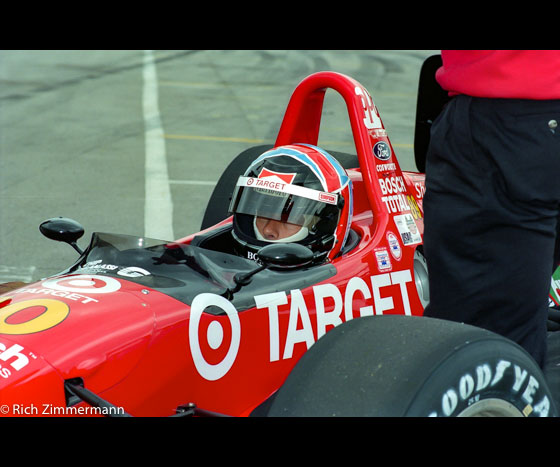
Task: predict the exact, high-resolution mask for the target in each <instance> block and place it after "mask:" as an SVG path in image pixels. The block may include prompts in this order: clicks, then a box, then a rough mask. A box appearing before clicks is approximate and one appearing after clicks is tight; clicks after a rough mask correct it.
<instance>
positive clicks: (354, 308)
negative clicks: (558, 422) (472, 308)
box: [0, 72, 558, 417]
mask: <svg viewBox="0 0 560 467" xmlns="http://www.w3.org/2000/svg"><path fill="white" fill-rule="evenodd" d="M328 89H331V90H334V91H335V92H338V93H339V94H340V95H341V96H342V98H343V99H344V102H345V103H346V106H347V109H348V116H349V119H350V124H351V129H352V133H353V140H354V142H355V149H356V152H355V154H343V153H338V152H330V151H329V154H330V156H332V157H334V158H335V159H336V160H337V161H338V162H339V163H340V165H342V166H343V167H344V168H345V169H346V171H345V172H344V173H343V174H342V175H341V177H342V179H343V182H342V183H341V184H340V185H339V186H338V188H336V189H334V190H331V191H329V190H328V189H325V190H323V191H322V192H321V191H320V190H319V191H317V192H315V193H314V194H313V196H315V198H314V200H313V202H314V203H323V204H325V205H337V203H338V205H339V206H340V207H341V211H340V212H342V214H339V217H336V218H335V224H336V222H338V223H339V224H340V222H341V220H340V218H341V217H343V216H344V217H345V219H346V221H347V225H348V229H347V231H346V232H345V234H344V241H343V242H337V241H336V240H333V239H330V240H329V241H330V243H329V241H327V240H325V242H324V243H325V245H326V246H324V248H323V250H321V254H320V255H318V254H317V253H316V252H314V251H313V250H312V249H310V248H309V247H308V246H305V245H303V244H301V243H298V242H293V243H286V242H277V243H271V244H270V245H268V246H263V247H261V248H258V249H256V250H255V251H253V252H252V253H251V254H252V258H248V257H244V256H243V255H240V254H238V252H237V251H233V250H231V248H230V246H231V243H232V238H233V237H234V235H233V234H232V232H233V230H234V219H233V217H232V216H231V215H230V212H229V211H228V206H230V199H233V200H235V199H236V196H237V194H238V193H239V192H240V189H241V188H242V189H244V190H246V191H247V190H256V191H258V190H259V189H260V190H261V192H260V194H261V195H263V196H266V195H267V194H268V195H270V194H272V196H276V197H277V198H282V199H285V198H286V197H288V196H289V195H291V193H292V192H284V191H283V190H284V189H285V185H290V186H292V185H291V182H290V180H285V179H284V180H280V179H278V178H276V179H275V182H274V183H272V182H271V180H272V178H271V177H272V175H270V174H265V175H267V176H268V177H269V178H268V180H266V184H263V183H264V182H263V178H266V177H264V176H263V175H262V172H261V173H260V174H256V175H251V174H248V173H247V170H248V168H249V167H251V166H252V164H253V163H254V161H255V160H257V159H258V158H259V157H261V156H262V155H263V154H265V155H266V154H270V153H271V152H275V153H276V154H278V153H283V154H284V153H290V152H302V153H304V155H305V154H307V153H306V151H308V150H309V148H312V150H318V149H317V148H316V145H317V142H318V133H319V126H320V120H321V112H322V107H323V100H324V95H325V92H326V91H327V90H328ZM327 151H328V149H327ZM264 157H265V158H266V156H264ZM269 182H270V183H269ZM259 184H260V185H259ZM282 185H284V186H282ZM257 186H259V187H260V188H258V187H257ZM293 190H295V191H294V193H295V192H296V191H297V192H298V193H299V192H300V191H301V190H300V189H299V188H297V189H296V188H293ZM298 190H299V191H298ZM341 190H347V192H348V193H349V196H347V197H345V198H343V197H342V196H341ZM423 191H424V175H423V174H422V173H416V172H408V171H403V170H401V168H400V166H399V162H398V160H397V158H396V156H395V152H394V149H393V147H392V145H391V142H390V139H389V137H388V134H387V131H386V129H385V127H384V125H383V123H382V120H381V118H380V115H379V111H378V109H377V108H376V106H375V104H374V101H373V99H372V97H371V95H370V94H369V93H368V91H367V90H366V89H365V88H364V87H363V86H362V85H361V84H360V83H358V82H357V81H355V80H354V79H352V78H350V77H348V76H345V75H342V74H338V73H334V72H320V73H316V74H313V75H311V76H309V77H308V78H306V79H304V80H303V81H302V82H301V83H300V84H299V85H298V86H297V87H296V89H295V91H294V92H293V95H292V97H291V100H290V102H289V104H288V107H287V110H286V113H285V116H284V119H283V122H282V124H281V127H280V129H279V133H278V137H277V139H276V142H275V144H274V145H273V146H258V147H252V148H249V149H247V150H246V151H244V152H243V153H241V154H240V155H239V156H238V157H237V158H236V159H235V160H234V161H233V162H232V163H231V164H230V166H229V167H228V168H227V169H226V171H225V172H224V174H223V175H222V177H221V178H220V181H219V182H218V184H217V186H216V188H215V190H214V193H213V195H212V197H211V199H210V202H209V205H208V207H207V210H206V215H205V217H204V220H203V225H202V230H201V231H200V232H198V233H196V234H193V235H189V236H187V237H184V238H181V239H178V240H175V241H167V240H166V241H162V240H154V239H149V238H143V237H131V236H125V235H118V234H109V233H93V235H92V237H91V241H90V243H89V246H88V247H87V248H86V249H84V250H83V251H82V250H81V249H80V248H79V247H78V246H77V243H76V241H77V240H78V239H79V238H80V237H81V236H82V235H83V233H84V230H83V228H82V227H81V226H80V225H79V224H78V223H77V222H74V221H72V220H70V219H67V218H63V217H61V218H54V219H49V220H47V221H45V222H44V223H43V224H41V226H40V229H41V231H42V232H43V234H45V235H46V236H48V237H49V238H52V239H54V240H58V241H64V242H67V243H69V244H71V245H72V246H73V247H74V248H75V249H76V250H77V251H78V254H79V257H78V259H77V260H76V262H75V264H73V265H72V266H70V267H69V268H68V269H67V270H65V271H62V272H60V273H59V274H57V275H55V276H52V277H48V278H45V279H43V280H41V281H38V282H36V283H33V284H25V285H24V286H23V287H20V288H18V289H15V290H11V291H8V292H6V293H4V294H3V295H0V406H1V407H2V415H4V416H19V415H34V416H52V415H72V416H73V415H82V414H83V415H108V416H127V415H130V416H140V417H150V416H161V417H167V416H183V417H184V416H193V415H194V416H197V415H199V416H271V417H278V416H328V417H332V416H475V415H486V414H491V415H499V416H556V415H557V414H558V408H557V407H556V405H555V402H554V395H553V393H552V392H551V391H552V388H551V387H550V385H549V383H548V381H547V379H546V378H545V376H544V374H543V372H542V371H541V369H539V367H538V366H537V365H536V363H535V362H534V361H533V360H532V359H531V357H530V356H529V355H528V354H527V353H526V352H525V351H524V350H523V349H522V348H521V347H519V346H518V345H517V344H515V343H513V342H511V341H509V340H508V339H505V338H503V337H501V336H498V335H496V334H493V333H491V332H488V331H486V330H483V329H480V328H476V327H473V326H468V325H464V324H459V323H453V322H447V321H442V320H436V319H431V318H425V317H422V314H423V310H424V308H425V306H426V304H427V303H428V301H429V294H428V271H427V268H426V263H425V259H424V256H423V254H422V234H423V219H422V196H423ZM271 192H272V193H271ZM341 200H343V202H342V201H341ZM339 201H340V202H339ZM233 204H234V203H233V202H232V203H231V205H233ZM321 206H322V204H321Z"/></svg>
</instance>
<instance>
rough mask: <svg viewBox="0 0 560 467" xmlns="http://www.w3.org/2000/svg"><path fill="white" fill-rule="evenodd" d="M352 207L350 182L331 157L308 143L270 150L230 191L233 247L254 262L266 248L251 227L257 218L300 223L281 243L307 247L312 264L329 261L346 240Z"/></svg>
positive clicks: (264, 242)
mask: <svg viewBox="0 0 560 467" xmlns="http://www.w3.org/2000/svg"><path fill="white" fill-rule="evenodd" d="M352 206H353V203H352V181H351V180H350V177H349V176H348V174H347V173H346V170H344V168H343V167H342V166H341V165H340V163H339V162H338V161H337V160H336V159H335V158H334V157H333V156H331V155H330V154H329V153H327V152H326V151H324V150H323V149H320V148H318V147H316V146H312V145H309V144H292V145H286V146H279V147H276V148H273V149H270V150H268V151H266V152H264V153H263V154H261V155H260V156H259V157H258V158H257V159H256V160H255V161H254V162H253V163H252V164H251V165H250V166H249V168H248V169H247V170H246V171H245V173H244V174H243V175H242V176H241V177H239V179H238V181H237V186H236V188H235V190H234V192H233V196H232V199H231V204H230V207H229V211H230V214H233V237H234V239H235V243H236V249H237V251H238V253H239V254H241V255H242V256H246V257H249V258H252V259H254V255H255V254H256V253H257V252H258V250H259V249H260V248H262V247H263V246H265V245H268V244H269V242H268V241H266V240H264V239H263V238H262V236H260V235H259V233H258V231H257V229H256V226H255V219H256V218H257V217H264V218H268V219H275V220H278V221H282V222H288V223H291V224H297V225H300V226H301V229H300V231H299V232H298V233H297V234H296V235H295V236H292V237H290V238H289V239H285V240H284V241H294V242H297V243H300V244H302V245H305V246H307V247H308V248H310V249H311V250H312V251H313V252H314V253H315V257H316V261H324V260H332V259H333V258H334V257H335V256H336V255H337V254H338V253H339V252H340V251H341V249H342V247H343V246H344V244H345V243H346V240H347V238H348V232H349V230H350V223H351V219H352ZM278 241H282V240H278Z"/></svg>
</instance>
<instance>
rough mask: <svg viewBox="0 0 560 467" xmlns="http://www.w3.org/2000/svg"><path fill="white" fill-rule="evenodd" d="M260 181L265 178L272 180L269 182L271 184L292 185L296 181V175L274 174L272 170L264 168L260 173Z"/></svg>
mask: <svg viewBox="0 0 560 467" xmlns="http://www.w3.org/2000/svg"><path fill="white" fill-rule="evenodd" d="M258 178H259V179H261V180H262V179H265V178H270V180H269V181H271V182H273V183H274V182H280V183H288V184H289V183H292V182H293V181H294V178H296V174H295V173H282V172H274V171H272V170H268V169H267V168H264V167H263V169H262V170H261V172H260V173H259V177H258ZM274 179H278V180H274Z"/></svg>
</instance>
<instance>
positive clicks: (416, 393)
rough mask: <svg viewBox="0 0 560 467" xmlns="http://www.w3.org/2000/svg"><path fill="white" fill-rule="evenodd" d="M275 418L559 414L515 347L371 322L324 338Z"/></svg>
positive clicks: (402, 319) (454, 328)
mask: <svg viewBox="0 0 560 467" xmlns="http://www.w3.org/2000/svg"><path fill="white" fill-rule="evenodd" d="M267 415H268V416H270V417H358V416H362V417H406V416H408V417H431V416H437V417H440V416H441V417H456V416H500V417H506V416H531V417H533V416H549V417H551V416H558V409H557V408H556V406H555V405H554V402H553V397H552V395H551V392H550V388H549V387H548V386H547V382H546V380H545V377H544V375H543V373H542V371H541V369H540V368H539V367H538V365H537V364H536V362H535V361H534V360H533V359H532V358H531V357H530V356H529V354H528V353H527V352H526V351H525V350H524V349H522V348H521V347H520V346H518V345H517V344H515V343H514V342H512V341H510V340H508V339H506V338H504V337H502V336H499V335H496V334H494V333H492V332H489V331H486V330H483V329H480V328H477V327H473V326H469V325H465V324H460V323H454V322H450V321H443V320H439V319H434V318H426V317H410V316H395V315H385V316H370V317H364V318H358V319H354V320H352V321H349V322H347V323H344V324H342V325H340V326H338V327H336V328H334V329H333V330H331V331H329V332H327V333H326V334H325V335H324V336H323V337H321V338H320V339H319V340H318V341H317V342H316V343H315V344H314V345H313V346H312V347H311V348H310V349H309V350H308V351H307V352H306V353H305V354H304V355H303V356H302V358H301V359H300V360H299V362H298V363H297V364H296V365H295V367H294V369H293V370H292V372H291V373H290V375H289V376H288V378H287V379H286V381H285V383H284V384H283V385H282V387H281V388H280V389H279V391H278V392H277V394H276V397H275V398H274V400H273V401H272V403H271V405H270V407H269V410H268V413H267Z"/></svg>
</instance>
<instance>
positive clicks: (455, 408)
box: [429, 360, 551, 417]
mask: <svg viewBox="0 0 560 467" xmlns="http://www.w3.org/2000/svg"><path fill="white" fill-rule="evenodd" d="M498 387H499V388H500V389H501V390H502V391H506V392H507V393H510V394H512V395H514V396H518V395H520V396H521V401H522V402H523V403H524V404H526V405H525V406H524V408H522V409H520V410H521V411H522V413H523V415H525V416H529V415H533V416H540V417H546V416H548V414H549V411H550V404H551V402H550V400H549V398H548V396H547V395H546V394H543V393H542V392H541V393H540V394H539V382H538V381H537V379H536V378H535V377H534V376H533V375H532V374H530V372H529V371H528V370H527V369H525V368H522V367H520V366H519V365H517V364H516V363H513V362H511V361H509V360H499V361H497V362H496V363H481V364H480V365H477V366H476V367H475V368H473V369H472V370H471V371H467V372H465V373H464V374H463V375H461V376H460V377H459V378H458V379H457V381H456V382H455V383H454V384H453V385H452V386H451V387H449V388H448V389H447V390H446V391H445V392H444V393H443V394H441V396H440V398H439V407H438V408H437V409H436V410H434V411H433V412H431V413H429V416H430V417H440V416H444V417H452V416H455V415H457V414H458V413H459V412H461V411H462V410H464V409H465V408H466V407H468V406H470V405H472V404H474V403H475V402H478V401H480V400H482V398H483V396H484V392H489V393H490V394H491V393H492V390H495V389H497V388H498Z"/></svg>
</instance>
